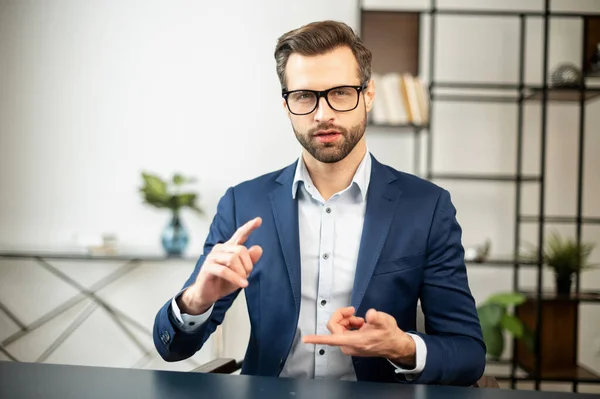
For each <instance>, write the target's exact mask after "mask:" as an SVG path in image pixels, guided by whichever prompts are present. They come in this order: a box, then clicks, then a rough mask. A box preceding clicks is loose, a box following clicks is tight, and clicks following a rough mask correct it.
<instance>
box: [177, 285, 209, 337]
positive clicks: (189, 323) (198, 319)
mask: <svg viewBox="0 0 600 399" xmlns="http://www.w3.org/2000/svg"><path fill="white" fill-rule="evenodd" d="M182 293H183V291H181V292H180V293H178V294H177V295H175V296H174V297H173V299H171V313H172V314H173V317H174V318H175V321H176V322H177V326H178V327H179V328H180V329H181V330H183V331H186V332H193V331H195V330H197V329H198V328H200V327H202V325H203V324H204V323H205V322H206V321H207V320H208V319H209V318H210V315H211V313H212V310H213V307H214V306H215V305H214V304H213V305H211V307H210V308H208V310H207V311H206V312H204V313H202V314H199V315H190V314H187V313H181V310H180V309H179V306H177V298H179V296H180V295H181V294H182Z"/></svg>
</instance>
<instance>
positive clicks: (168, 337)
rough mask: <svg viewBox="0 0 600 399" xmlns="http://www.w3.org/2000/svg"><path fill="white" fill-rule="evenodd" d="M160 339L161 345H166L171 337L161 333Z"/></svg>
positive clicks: (165, 332) (167, 333) (166, 333)
mask: <svg viewBox="0 0 600 399" xmlns="http://www.w3.org/2000/svg"><path fill="white" fill-rule="evenodd" d="M160 339H161V340H162V342H163V344H165V345H166V344H167V343H168V342H169V340H170V339H171V336H170V335H169V332H168V331H163V333H162V335H161V337H160Z"/></svg>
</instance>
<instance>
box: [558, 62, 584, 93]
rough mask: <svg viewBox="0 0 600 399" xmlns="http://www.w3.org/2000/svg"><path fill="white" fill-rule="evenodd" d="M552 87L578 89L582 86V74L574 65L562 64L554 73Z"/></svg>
mask: <svg viewBox="0 0 600 399" xmlns="http://www.w3.org/2000/svg"><path fill="white" fill-rule="evenodd" d="M551 79H552V87H555V88H565V89H576V88H579V87H580V86H581V83H582V74H581V71H580V70H579V68H577V66H575V65H574V64H569V63H566V64H561V65H559V66H558V67H557V68H556V69H555V70H554V72H552V78H551Z"/></svg>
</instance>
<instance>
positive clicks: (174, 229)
mask: <svg viewBox="0 0 600 399" xmlns="http://www.w3.org/2000/svg"><path fill="white" fill-rule="evenodd" d="M188 241H189V236H188V232H187V231H186V229H185V226H184V225H183V224H182V223H181V219H180V217H179V214H178V213H174V214H173V216H172V218H171V221H170V222H169V223H168V224H167V225H166V226H165V228H164V230H163V233H162V246H163V248H164V249H165V251H166V253H167V255H168V256H181V254H183V252H184V251H185V249H186V248H187V245H188Z"/></svg>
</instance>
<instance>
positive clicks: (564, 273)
mask: <svg viewBox="0 0 600 399" xmlns="http://www.w3.org/2000/svg"><path fill="white" fill-rule="evenodd" d="M546 241H547V242H546V246H545V248H544V249H543V251H542V261H543V262H544V264H546V265H547V266H548V267H550V268H552V269H554V278H555V281H556V294H557V295H570V294H571V285H572V282H573V275H574V274H575V273H577V272H578V271H583V270H586V269H588V268H590V267H591V266H592V265H591V264H588V262H587V260H588V258H589V256H590V254H591V252H592V250H593V249H594V246H595V245H594V244H593V243H580V244H579V245H578V244H577V242H576V240H574V239H571V238H562V237H561V236H560V235H559V234H558V233H557V232H552V233H550V234H549V236H548V239H547V240H546ZM532 252H533V253H532V255H531V256H532V257H534V258H537V251H532Z"/></svg>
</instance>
